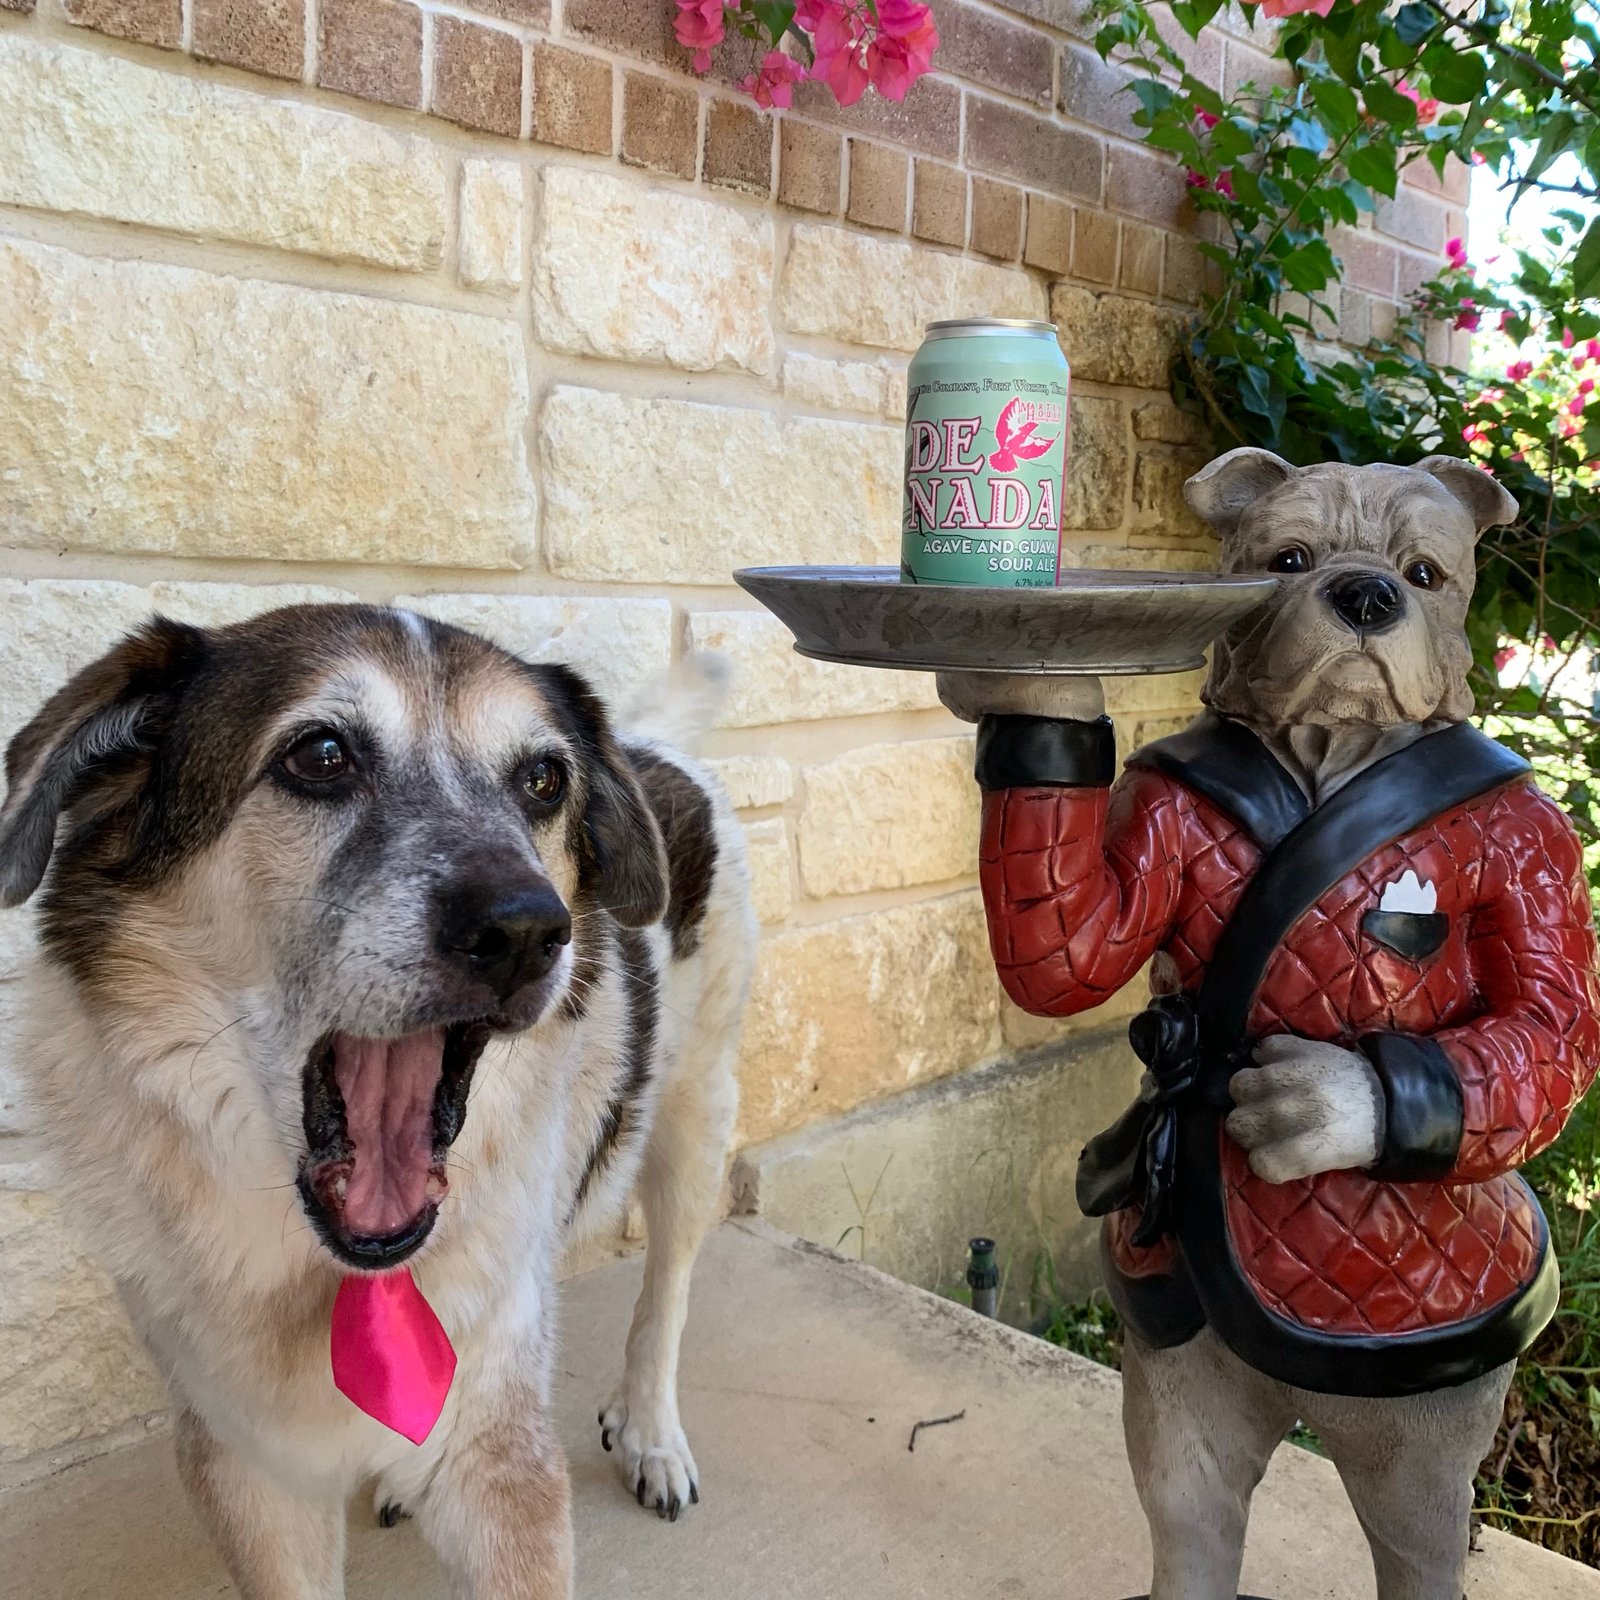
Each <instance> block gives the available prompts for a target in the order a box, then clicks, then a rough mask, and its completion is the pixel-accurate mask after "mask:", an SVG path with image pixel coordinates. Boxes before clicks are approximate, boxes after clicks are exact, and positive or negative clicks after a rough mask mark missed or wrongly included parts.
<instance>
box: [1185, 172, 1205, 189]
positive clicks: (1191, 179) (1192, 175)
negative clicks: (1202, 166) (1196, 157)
mask: <svg viewBox="0 0 1600 1600" xmlns="http://www.w3.org/2000/svg"><path fill="white" fill-rule="evenodd" d="M1183 181H1184V185H1185V187H1186V188H1190V189H1209V188H1210V187H1211V180H1210V179H1209V178H1208V177H1207V176H1206V175H1205V173H1203V172H1196V171H1195V170H1194V168H1193V167H1190V168H1189V170H1188V171H1187V172H1185V173H1184V175H1183Z"/></svg>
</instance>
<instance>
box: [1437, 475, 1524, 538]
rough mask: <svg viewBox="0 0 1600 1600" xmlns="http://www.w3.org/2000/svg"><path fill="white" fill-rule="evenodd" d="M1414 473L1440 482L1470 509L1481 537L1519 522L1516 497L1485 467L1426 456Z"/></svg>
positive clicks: (1473, 522) (1475, 527) (1469, 511)
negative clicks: (1424, 473) (1486, 532)
mask: <svg viewBox="0 0 1600 1600" xmlns="http://www.w3.org/2000/svg"><path fill="white" fill-rule="evenodd" d="M1413 470H1415V471H1417V472H1426V473H1427V474H1428V476H1429V477H1431V478H1437V479H1438V480H1439V482H1440V483H1442V484H1443V485H1444V486H1445V488H1447V489H1448V490H1449V491H1450V493H1451V494H1453V495H1454V496H1455V497H1456V499H1457V500H1459V501H1460V502H1461V503H1462V505H1464V506H1465V507H1466V508H1467V514H1468V515H1469V516H1470V517H1471V518H1472V526H1473V528H1474V529H1475V530H1476V531H1477V532H1479V533H1482V532H1483V530H1484V529H1485V528H1493V527H1496V526H1498V525H1499V524H1500V523H1502V522H1515V521H1516V520H1517V497H1516V496H1515V495H1514V494H1512V492H1511V491H1510V490H1509V489H1508V488H1506V486H1505V485H1504V484H1502V483H1497V482H1496V481H1495V480H1494V479H1493V478H1491V477H1490V476H1489V474H1488V473H1487V472H1485V471H1484V470H1483V468H1482V467H1475V466H1474V465H1473V464H1472V463H1471V462H1470V461H1463V460H1462V459H1461V458H1460V456H1425V457H1424V458H1423V459H1422V460H1421V461H1419V462H1418V463H1417V464H1416V467H1415V468H1414V469H1413Z"/></svg>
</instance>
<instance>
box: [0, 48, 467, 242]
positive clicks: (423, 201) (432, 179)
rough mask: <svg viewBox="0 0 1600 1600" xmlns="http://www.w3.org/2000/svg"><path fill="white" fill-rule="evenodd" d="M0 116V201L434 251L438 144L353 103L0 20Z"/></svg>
mask: <svg viewBox="0 0 1600 1600" xmlns="http://www.w3.org/2000/svg"><path fill="white" fill-rule="evenodd" d="M0 127H4V128H8V129H13V130H15V133H14V134H13V135H12V136H11V137H10V138H9V140H7V141H4V142H6V143H7V150H6V155H5V157H4V159H0V203H6V204H11V205H21V206H31V207H37V208H39V209H49V210H53V211H58V212H70V213H76V214H79V215H83V216H93V217H104V218H107V219H108V220H111V221H115V222H124V223H134V224H142V225H144V226H148V227H156V228H164V229H167V230H169V231H171V232H174V233H183V234H190V235H195V236H200V237H205V238H211V239H226V240H233V241H237V242H239V243H244V244H257V245H263V246H266V247H268V248H272V249H280V250H300V251H305V252H307V253H309V254H312V255H318V256H327V257H331V258H334V259H340V260H355V261H366V262H370V263H372V264H374V265H377V266H386V267H398V268H403V269H407V270H411V271H427V270H431V269H432V268H434V267H436V266H437V265H438V264H439V260H440V257H441V256H442V254H443V250H444V230H445V216H446V208H447V198H446V197H447V185H446V172H445V163H444V159H443V157H442V155H441V154H440V152H439V150H438V149H437V148H436V147H435V146H434V145H433V144H432V143H431V142H430V141H428V140H425V139H420V138H414V137H411V136H409V135H406V134H400V133H396V132H393V131H391V130H389V129H387V128H380V127H374V126H373V125H372V124H371V123H369V122H367V121H366V120H364V119H363V118H361V117H353V116H349V115H346V114H345V113H343V112H339V111H332V110H329V109H327V108H325V107H322V106H308V105H299V104H291V103H287V102H285V101H282V100H279V99H276V98H274V97H271V96H266V95H262V94H260V93H258V92H257V91H255V90H253V89H248V88H235V87H233V86H232V85H231V84H225V83H218V82H216V81H214V80H213V79H212V78H211V77H210V76H209V75H207V76H205V77H201V76H198V75H196V76H180V75H178V74H175V73H170V72H163V71H161V70H159V69H158V68H154V67H148V66H145V65H143V64H142V63H138V62H133V61H126V60H123V59H121V58H120V57H117V56H112V55H103V54H98V53H92V52H90V51H87V50H82V49H77V48H74V47H72V46H68V45H61V44H50V43H45V42H43V41H35V40H33V39H30V38H28V37H27V36H26V35H24V34H20V33H7V34H4V35H0ZM246 171H248V172H249V173H250V174H251V181H250V182H249V183H248V184H244V183H241V182H240V181H239V174H240V173H241V172H246Z"/></svg>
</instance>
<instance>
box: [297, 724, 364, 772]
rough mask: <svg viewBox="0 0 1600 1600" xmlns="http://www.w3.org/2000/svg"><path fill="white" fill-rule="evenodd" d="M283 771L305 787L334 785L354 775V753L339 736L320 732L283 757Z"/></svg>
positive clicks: (319, 730) (303, 740)
mask: <svg viewBox="0 0 1600 1600" xmlns="http://www.w3.org/2000/svg"><path fill="white" fill-rule="evenodd" d="M282 765H283V770H284V771H285V772H287V773H288V774H289V776H290V777H291V778H297V779H299V781H300V782H301V783H332V782H334V781H335V780H336V779H338V778H342V777H344V775H345V774H346V773H347V772H349V771H350V769H351V766H352V762H351V760H350V752H349V751H348V750H346V749H345V747H344V741H343V740H342V739H340V738H339V736H338V734H336V733H330V732H329V731H328V730H327V729H326V728H319V729H317V731H316V732H315V733H308V734H306V735H305V737H304V738H302V739H300V740H298V741H297V742H296V743H294V744H292V745H291V746H290V747H289V748H288V749H287V750H286V751H285V752H284V754H283V762H282Z"/></svg>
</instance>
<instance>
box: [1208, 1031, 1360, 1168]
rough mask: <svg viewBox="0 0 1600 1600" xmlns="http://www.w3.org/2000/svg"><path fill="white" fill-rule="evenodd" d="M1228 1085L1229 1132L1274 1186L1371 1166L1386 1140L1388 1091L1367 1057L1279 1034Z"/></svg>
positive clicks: (1335, 1047)
mask: <svg viewBox="0 0 1600 1600" xmlns="http://www.w3.org/2000/svg"><path fill="white" fill-rule="evenodd" d="M1255 1059H1256V1062H1257V1065H1256V1066H1253V1067H1245V1068H1244V1069H1243V1070H1242V1071H1239V1072H1236V1073H1235V1074H1234V1075H1233V1077H1232V1079H1231V1080H1230V1081H1229V1084H1228V1092H1229V1093H1230V1094H1231V1095H1232V1096H1233V1100H1234V1110H1233V1111H1232V1112H1230V1113H1229V1115H1228V1120H1227V1124H1226V1126H1227V1130H1228V1136H1229V1137H1230V1138H1231V1139H1232V1140H1233V1141H1234V1142H1235V1143H1236V1144H1238V1145H1239V1146H1240V1147H1241V1148H1242V1149H1243V1150H1244V1151H1245V1153H1246V1155H1247V1156H1248V1157H1249V1160H1250V1170H1251V1171H1252V1172H1254V1173H1255V1175H1256V1176H1257V1177H1258V1178H1263V1179H1265V1180H1266V1181H1267V1182H1268V1183H1290V1182H1293V1181H1294V1180H1295V1179H1297V1178H1309V1177H1312V1176H1313V1175H1315V1174H1316V1173H1319V1172H1342V1171H1344V1170H1346V1169H1348V1168H1351V1167H1367V1166H1371V1165H1372V1163H1373V1162H1374V1161H1376V1160H1377V1159H1378V1151H1379V1149H1380V1148H1381V1147H1382V1145H1383V1088H1382V1085H1381V1084H1380V1083H1379V1082H1378V1075H1377V1073H1376V1072H1374V1071H1373V1069H1372V1064H1371V1062H1369V1061H1368V1060H1367V1058H1366V1057H1365V1056H1364V1055H1361V1054H1359V1053H1358V1052H1356V1051H1354V1050H1346V1049H1344V1048H1343V1047H1342V1046H1340V1045H1336V1044H1322V1043H1318V1042H1316V1041H1313V1040H1310V1039H1299V1038H1296V1037H1294V1036H1293V1035H1292V1034H1280V1035H1278V1036H1276V1037H1274V1038H1270V1039H1266V1040H1263V1041H1262V1043H1261V1044H1260V1045H1259V1046H1258V1047H1257V1049H1256V1052H1255Z"/></svg>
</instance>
